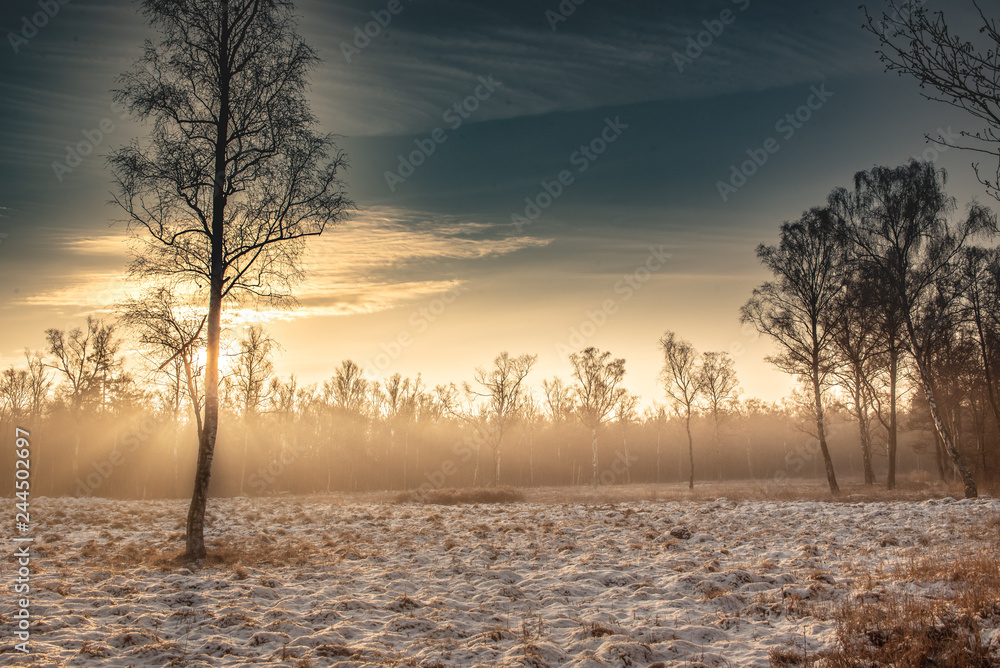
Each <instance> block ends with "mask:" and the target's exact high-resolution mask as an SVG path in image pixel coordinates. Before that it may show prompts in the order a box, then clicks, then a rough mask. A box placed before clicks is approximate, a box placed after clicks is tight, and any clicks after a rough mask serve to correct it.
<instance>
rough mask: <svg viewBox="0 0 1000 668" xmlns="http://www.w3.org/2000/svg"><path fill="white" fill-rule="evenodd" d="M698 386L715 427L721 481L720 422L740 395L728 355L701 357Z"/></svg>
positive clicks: (716, 460)
mask: <svg viewBox="0 0 1000 668" xmlns="http://www.w3.org/2000/svg"><path fill="white" fill-rule="evenodd" d="M698 375H699V379H698V384H699V385H700V386H701V389H702V396H703V397H704V399H705V404H706V405H707V406H708V411H709V412H710V413H711V414H712V424H713V425H714V426H715V464H716V467H717V468H718V469H719V480H722V471H723V468H724V467H723V461H722V434H721V432H720V422H721V420H722V417H723V416H724V415H725V414H726V411H727V410H729V408H730V407H731V406H732V405H733V403H735V402H736V400H737V398H738V397H739V394H740V384H739V381H738V380H737V379H736V366H735V364H734V363H733V358H732V357H730V355H729V353H723V352H707V353H705V354H704V355H702V358H701V366H700V367H699V369H698Z"/></svg>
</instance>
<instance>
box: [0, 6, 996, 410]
mask: <svg viewBox="0 0 1000 668" xmlns="http://www.w3.org/2000/svg"><path fill="white" fill-rule="evenodd" d="M40 2H41V4H40ZM40 2H39V0H31V1H29V0H9V1H8V2H6V3H4V6H3V9H2V10H0V17H2V21H0V27H2V28H3V32H4V34H5V39H4V44H3V45H0V54H2V55H0V67H2V79H0V93H2V99H3V103H2V108H0V140H2V143H3V147H4V150H3V151H2V153H0V366H7V365H8V364H19V363H20V361H21V360H22V359H23V356H22V351H23V349H24V348H25V347H28V348H31V349H42V348H43V347H44V342H45V337H44V332H45V330H46V329H48V328H63V329H69V328H72V327H76V326H80V325H81V324H82V323H83V322H84V319H85V317H86V316H87V315H88V314H95V315H98V316H101V317H111V316H112V315H113V313H112V310H111V305H113V304H114V303H115V302H116V301H118V300H120V299H121V298H122V295H124V294H126V293H128V292H129V291H133V292H134V291H135V290H136V286H135V285H131V284H129V283H128V282H127V281H126V280H125V270H126V268H127V266H128V263H129V244H128V239H127V233H126V230H125V227H124V225H123V224H122V223H121V222H120V220H119V219H120V217H121V214H120V211H117V210H116V209H115V207H114V206H112V205H110V204H109V203H108V201H109V200H110V198H111V196H112V192H111V191H112V183H111V176H110V172H109V171H108V169H107V168H106V165H105V162H104V157H105V156H106V155H107V154H108V152H109V151H111V150H113V149H114V148H117V147H119V146H121V145H124V144H127V143H128V142H130V141H132V140H133V139H138V140H140V141H142V139H143V137H144V134H145V133H146V132H148V128H147V127H144V126H142V125H141V124H139V123H137V122H136V121H135V119H132V118H130V117H129V116H128V114H127V113H124V112H122V111H121V110H120V109H118V108H117V107H115V106H114V105H113V104H112V93H111V90H112V89H113V88H114V86H115V77H116V76H117V75H118V74H119V73H121V72H123V71H124V70H126V69H127V68H128V67H129V65H130V64H131V62H132V61H133V60H134V59H135V58H137V57H138V56H139V54H140V51H141V47H142V43H143V40H144V39H147V38H149V39H154V40H155V39H156V34H155V33H154V32H153V31H152V30H151V29H150V28H149V27H148V26H146V25H145V24H144V22H143V20H142V16H141V15H140V14H139V13H138V12H137V8H138V5H137V4H133V3H130V2H124V1H112V0H106V1H87V0H68V2H66V3H65V4H59V0H51V3H52V4H51V6H49V13H52V14H54V15H53V16H51V17H47V16H45V15H41V14H39V12H42V11H43V9H44V8H43V7H42V5H45V4H46V0H40ZM857 4H858V3H857V0H831V1H830V2H824V3H802V2H793V1H791V0H775V1H772V2H764V1H763V0H714V1H700V2H684V3H681V2H639V1H637V0H632V1H625V2H609V1H607V0H563V1H562V2H561V3H560V2H557V1H556V0H549V1H544V0H543V1H540V2H527V1H520V0H513V1H509V2H503V3H488V2H454V1H446V0H395V1H390V0H374V1H367V2H364V1H361V0H358V1H353V0H351V1H323V0H302V1H300V2H298V3H296V11H297V13H298V14H299V15H300V16H301V23H300V32H301V34H302V36H303V37H304V38H305V40H306V41H307V42H308V43H309V44H310V45H311V46H312V47H313V48H315V49H316V51H317V52H318V54H319V56H320V57H321V58H322V62H321V63H319V65H318V66H317V67H316V68H315V69H314V70H313V71H312V73H311V90H310V92H309V100H310V103H311V105H312V110H313V112H314V113H315V115H316V117H317V119H318V129H319V130H321V131H323V132H330V133H334V134H336V135H337V139H336V141H337V145H338V147H339V148H341V149H343V150H344V151H345V152H346V153H347V155H348V157H349V168H348V170H347V172H346V174H345V181H346V183H347V190H348V194H349V196H350V197H351V198H352V199H353V200H354V202H355V203H356V205H357V211H355V212H354V213H353V214H352V216H351V217H350V218H349V219H348V220H347V221H345V222H344V223H343V224H341V225H339V226H338V227H336V228H335V229H332V230H330V231H328V232H327V233H325V234H324V235H323V236H322V237H320V238H319V239H317V240H315V241H314V242H312V243H311V244H310V246H309V249H308V251H307V256H306V258H305V266H306V269H307V274H306V276H305V279H304V281H303V282H302V284H301V285H299V286H298V288H297V290H296V295H297V297H298V302H299V304H298V306H297V307H296V308H290V309H283V310H275V309H270V310H261V311H258V312H254V313H249V312H247V313H241V315H242V316H243V321H244V322H245V321H249V320H255V321H260V322H263V323H265V325H266V327H267V329H268V331H269V332H270V333H271V334H272V336H273V337H274V338H275V339H277V340H278V342H279V343H280V344H281V350H280V352H279V353H278V356H277V358H276V360H275V365H276V369H277V371H278V372H279V373H280V374H282V375H287V374H290V373H294V374H296V376H297V377H298V378H299V379H300V381H302V382H304V383H311V382H322V380H324V379H325V378H328V377H329V376H330V375H332V373H333V370H334V368H335V367H336V366H337V365H338V364H339V363H340V362H341V360H344V359H353V360H354V361H356V362H357V363H358V364H360V365H361V366H362V367H363V368H364V369H365V370H366V373H367V374H368V376H369V377H370V378H372V379H379V378H384V377H386V376H389V375H391V374H393V373H396V372H399V373H402V374H403V375H408V376H415V375H416V374H417V373H418V372H419V373H421V374H422V376H423V379H424V381H425V383H427V384H428V385H429V386H433V385H435V384H438V383H446V382H461V381H464V380H471V378H472V374H473V370H474V369H475V368H476V367H477V366H487V365H489V364H490V362H491V361H492V359H493V358H494V357H495V356H496V355H497V354H498V353H499V352H501V351H505V350H506V351H509V352H511V353H512V354H522V353H530V354H535V355H538V360H537V363H536V365H535V367H534V369H533V371H532V374H531V376H529V380H530V382H532V384H534V385H536V386H540V384H541V381H542V379H543V378H549V377H551V376H553V375H558V376H561V377H563V378H569V376H570V373H571V367H570V364H569V361H568V355H569V354H570V353H571V352H573V351H574V350H580V349H582V348H583V347H586V346H597V347H599V348H601V349H602V350H609V351H611V352H612V353H613V354H614V355H615V356H616V357H624V358H625V359H626V377H625V386H626V387H628V388H629V389H630V390H631V391H633V392H636V393H638V394H639V395H641V396H642V397H643V401H644V404H645V405H647V406H648V405H649V404H650V403H651V402H652V401H654V400H655V401H662V398H663V390H662V387H661V385H660V383H659V381H658V374H659V370H660V369H661V367H662V357H661V353H660V351H659V347H658V340H659V338H660V337H661V336H662V335H663V333H664V332H665V331H667V330H671V331H674V332H676V333H677V334H678V335H679V336H680V337H682V338H684V339H687V340H689V341H690V342H691V343H692V344H693V345H694V346H695V347H696V348H697V349H698V350H699V351H709V350H720V351H726V352H729V353H730V354H732V355H733V357H734V358H735V361H736V368H737V372H738V374H739V378H740V383H741V386H742V388H743V391H744V393H745V395H747V396H758V397H761V398H764V399H767V400H776V399H779V398H780V397H782V396H784V395H785V394H787V393H788V391H789V390H790V388H791V387H792V384H793V383H792V380H791V379H790V378H788V377H787V376H785V375H783V374H781V373H780V372H778V371H776V370H775V369H773V368H771V367H770V366H769V365H768V364H767V363H766V362H765V361H764V358H765V356H766V355H768V354H769V353H770V352H771V345H770V344H769V343H768V342H767V341H766V340H764V339H762V338H760V337H758V336H757V335H756V333H755V332H754V331H753V330H752V329H749V328H747V327H742V326H741V325H740V323H739V308H740V306H741V305H742V304H743V303H745V302H746V300H747V299H748V298H749V297H750V294H751V292H752V290H753V288H754V286H755V285H758V284H759V283H761V282H762V281H764V280H766V279H767V275H766V273H765V272H764V271H763V270H762V269H761V267H760V266H759V264H758V263H757V260H756V256H755V248H756V246H757V245H758V244H760V243H767V244H773V243H775V242H776V241H777V233H778V228H779V226H780V224H781V223H782V222H784V221H788V220H794V219H795V218H797V217H798V216H799V215H801V213H802V212H803V211H804V210H806V209H808V208H810V207H812V206H817V205H821V204H823V202H824V200H825V198H826V196H827V195H828V194H829V192H830V191H831V190H832V189H833V188H835V187H838V186H848V185H850V183H851V179H852V177H853V175H854V173H855V172H857V171H860V170H864V169H868V168H870V167H872V166H873V165H876V164H885V165H898V164H902V163H904V162H906V161H907V160H909V159H910V158H911V157H919V156H923V157H925V158H929V159H934V160H935V161H936V162H937V164H938V165H940V166H941V167H943V168H945V169H946V170H947V171H948V175H949V176H948V191H949V193H950V194H951V195H953V196H955V197H956V198H957V199H958V203H959V205H960V207H965V206H966V205H967V204H968V203H969V202H971V201H972V200H973V199H976V200H978V201H980V202H981V203H984V204H989V201H988V198H987V196H986V193H985V191H984V190H983V189H982V187H981V186H980V184H979V183H978V182H977V181H976V179H975V176H974V173H973V170H972V168H971V166H970V163H971V162H972V160H973V159H974V156H972V155H971V154H968V153H963V152H960V151H957V150H943V151H942V150H936V149H934V148H933V145H932V144H929V143H928V142H927V140H926V139H925V135H927V134H930V135H932V136H937V135H938V134H939V133H945V134H948V133H956V132H958V131H959V130H961V129H972V130H974V129H977V128H976V126H975V125H974V124H973V123H972V122H971V121H970V120H969V119H968V118H966V117H965V116H964V115H962V114H961V113H960V112H957V111H955V110H953V109H951V108H950V107H947V106H945V105H941V104H938V103H934V102H930V101H927V100H925V99H924V98H922V97H921V95H920V90H919V88H918V86H917V85H916V83H915V82H914V81H913V80H910V79H908V78H900V77H898V76H896V75H895V74H887V73H885V72H884V71H883V66H882V65H881V63H880V62H879V59H878V56H877V55H876V47H877V43H876V40H875V38H874V37H872V36H871V35H869V34H868V33H866V32H864V31H863V30H862V29H861V24H862V20H863V14H862V13H861V11H860V10H859V9H858V7H857ZM933 4H934V3H931V5H928V6H929V7H930V8H931V9H935V7H934V6H933ZM56 7H57V11H55V10H54V9H53V8H56ZM871 7H872V9H873V10H878V9H879V8H880V7H881V5H880V4H879V3H878V2H873V3H872V4H871ZM971 9H972V4H971V2H965V1H964V0H963V1H962V2H958V3H951V4H949V5H948V7H947V8H946V17H947V18H948V20H949V25H951V26H952V27H953V30H955V31H957V32H958V33H959V34H960V35H969V36H970V37H971V36H972V34H973V32H974V31H973V29H972V26H973V23H972V22H971V19H972V16H971V14H970V13H969V10H971ZM390 10H392V11H390ZM42 19H44V20H42ZM33 22H34V23H38V24H40V26H41V27H37V28H36V26H34V25H32V23H33ZM366 31H367V34H366ZM754 159H756V162H755V163H751V162H747V161H750V160H754ZM741 168H742V169H743V171H744V173H749V174H750V175H749V176H744V174H740V175H739V176H733V174H734V170H737V171H739V170H740V169H741ZM230 335H231V336H234V337H236V336H239V330H238V329H235V330H234V331H232V332H230Z"/></svg>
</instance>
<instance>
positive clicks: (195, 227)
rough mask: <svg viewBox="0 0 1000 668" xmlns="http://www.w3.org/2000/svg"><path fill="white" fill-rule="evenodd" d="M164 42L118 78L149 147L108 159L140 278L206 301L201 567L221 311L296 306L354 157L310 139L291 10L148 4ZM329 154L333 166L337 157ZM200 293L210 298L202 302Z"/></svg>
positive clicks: (189, 541)
mask: <svg viewBox="0 0 1000 668" xmlns="http://www.w3.org/2000/svg"><path fill="white" fill-rule="evenodd" d="M142 11H143V14H144V15H145V16H146V18H147V20H148V21H149V23H150V25H151V26H152V27H154V28H155V29H156V30H158V31H159V33H160V36H161V39H160V41H159V43H157V44H153V43H152V42H151V41H147V42H146V44H145V50H144V54H143V55H142V56H141V57H140V58H139V59H138V60H137V62H136V63H135V65H134V66H133V67H132V68H131V69H130V70H128V71H127V72H125V73H124V74H122V75H121V76H120V78H119V83H120V86H121V87H120V88H119V89H118V90H117V91H115V99H116V100H117V101H118V102H121V103H124V104H125V106H126V107H127V108H128V110H129V111H130V112H131V113H132V115H133V117H135V118H137V119H139V120H140V121H143V122H146V121H151V122H152V124H153V130H152V132H151V134H150V137H149V144H148V145H147V146H145V147H143V146H141V145H140V144H139V143H138V142H134V143H132V144H131V145H129V146H126V147H123V148H121V149H119V150H117V151H115V152H114V153H113V154H112V155H111V156H110V158H109V162H110V165H111V168H112V170H113V172H114V176H115V182H116V185H117V190H118V194H117V196H116V197H115V202H116V203H117V204H118V205H119V206H120V207H121V208H122V209H123V210H124V212H125V214H126V218H127V221H128V224H129V229H130V230H132V231H133V232H135V234H136V237H137V238H138V239H140V240H141V242H143V243H142V247H141V249H140V250H139V252H138V253H136V255H135V258H134V261H133V263H132V266H131V273H132V275H133V276H136V277H138V278H140V279H141V280H144V281H149V280H156V279H160V280H163V279H166V280H170V281H171V282H172V284H173V285H175V286H181V285H184V286H186V287H188V288H189V289H190V290H192V291H197V292H199V294H200V296H201V298H202V299H205V300H206V301H207V305H208V319H207V322H206V349H207V358H206V365H205V388H204V391H205V408H204V419H203V421H202V428H201V429H200V430H199V435H198V464H197V470H196V473H195V482H194V491H193V494H192V497H191V506H190V509H189V511H188V518H187V530H186V540H185V543H186V556H187V558H189V559H203V558H204V557H205V540H204V525H205V509H206V506H207V492H208V483H209V478H210V476H211V468H212V458H213V455H214V452H215V441H216V435H217V433H218V424H219V351H220V340H221V333H222V310H223V303H224V302H226V301H227V300H232V299H236V298H238V297H244V298H262V299H270V300H279V299H282V298H287V297H288V296H289V295H290V286H291V284H292V283H293V282H294V281H295V280H296V279H297V278H298V276H299V275H300V271H299V259H300V256H301V251H302V248H303V244H304V240H305V239H306V238H307V237H309V236H313V235H318V234H321V233H322V232H323V231H324V230H325V229H326V227H327V225H330V224H334V223H336V222H338V221H340V220H342V219H343V217H344V215H345V213H346V212H347V211H348V210H349V208H350V206H351V204H350V202H349V201H348V200H347V199H346V197H345V195H344V192H343V190H342V186H341V183H340V182H339V180H338V171H340V170H341V169H342V168H343V167H344V166H345V158H344V156H343V155H342V154H340V153H339V152H336V150H335V147H334V146H333V143H332V140H331V138H330V137H328V136H321V135H317V134H316V133H315V132H314V131H313V127H314V125H315V119H314V117H313V116H312V114H311V113H310V112H309V109H308V105H307V103H306V100H305V88H306V85H307V73H308V70H309V69H310V68H311V67H312V66H314V65H315V63H316V62H317V58H316V55H315V54H314V52H313V51H312V49H310V48H309V47H308V46H307V45H306V44H305V43H304V42H303V41H302V40H301V39H300V38H299V36H298V35H297V34H296V25H295V23H296V22H295V18H294V16H293V13H292V11H293V10H292V5H291V3H290V2H285V1H282V0H189V1H187V2H173V1H170V0H144V1H143V3H142ZM331 155H332V157H331ZM204 291H207V295H205V293H204Z"/></svg>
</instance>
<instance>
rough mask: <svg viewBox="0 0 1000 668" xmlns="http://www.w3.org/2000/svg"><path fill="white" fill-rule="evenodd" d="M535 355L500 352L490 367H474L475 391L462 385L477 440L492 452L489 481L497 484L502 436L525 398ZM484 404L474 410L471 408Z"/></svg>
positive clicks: (515, 417)
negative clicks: (526, 378)
mask: <svg viewBox="0 0 1000 668" xmlns="http://www.w3.org/2000/svg"><path fill="white" fill-rule="evenodd" d="M537 359H538V356H537V355H520V356H518V357H511V355H510V353H508V352H506V351H504V352H502V353H500V354H499V355H497V356H496V358H495V359H494V360H493V366H492V367H490V368H488V369H487V368H484V367H478V368H477V369H476V372H475V376H474V378H475V382H476V384H477V385H478V386H479V387H480V388H482V389H477V388H474V387H473V386H471V385H469V384H468V383H466V384H465V385H464V389H465V394H466V396H467V397H468V398H469V403H470V416H471V417H472V418H473V419H472V424H473V426H475V428H476V431H477V432H478V433H479V436H480V438H482V439H483V441H485V442H486V444H487V445H488V446H489V448H490V449H491V450H492V451H493V482H492V484H493V485H494V486H497V485H499V484H500V457H501V453H502V451H503V437H504V435H505V434H506V433H507V431H508V429H510V427H511V425H512V424H513V423H514V421H515V420H516V419H517V417H518V413H519V411H520V409H521V404H522V402H523V401H524V398H525V390H524V387H523V384H524V379H525V377H527V375H528V373H529V372H530V371H531V367H532V366H534V364H535V361H536V360H537ZM479 399H483V400H484V402H483V403H482V404H481V405H480V406H479V407H478V409H477V408H476V407H475V406H474V405H473V404H475V403H479V402H478V400H479Z"/></svg>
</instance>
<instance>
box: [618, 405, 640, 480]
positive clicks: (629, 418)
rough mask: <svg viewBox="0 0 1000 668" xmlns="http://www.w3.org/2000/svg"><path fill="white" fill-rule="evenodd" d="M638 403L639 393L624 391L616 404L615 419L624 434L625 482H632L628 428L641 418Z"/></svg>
mask: <svg viewBox="0 0 1000 668" xmlns="http://www.w3.org/2000/svg"><path fill="white" fill-rule="evenodd" d="M638 405H639V395H638V394H632V393H631V392H623V393H622V394H621V396H619V397H618V402H617V403H616V404H615V420H616V421H617V422H618V429H619V430H621V434H622V454H623V455H624V457H625V462H626V466H625V482H627V483H630V482H632V469H631V462H632V458H631V457H630V456H629V451H628V428H629V426H630V425H632V424H633V423H634V422H635V421H636V420H637V419H638V418H639V413H638V411H637V410H636V407H637V406H638Z"/></svg>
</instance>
